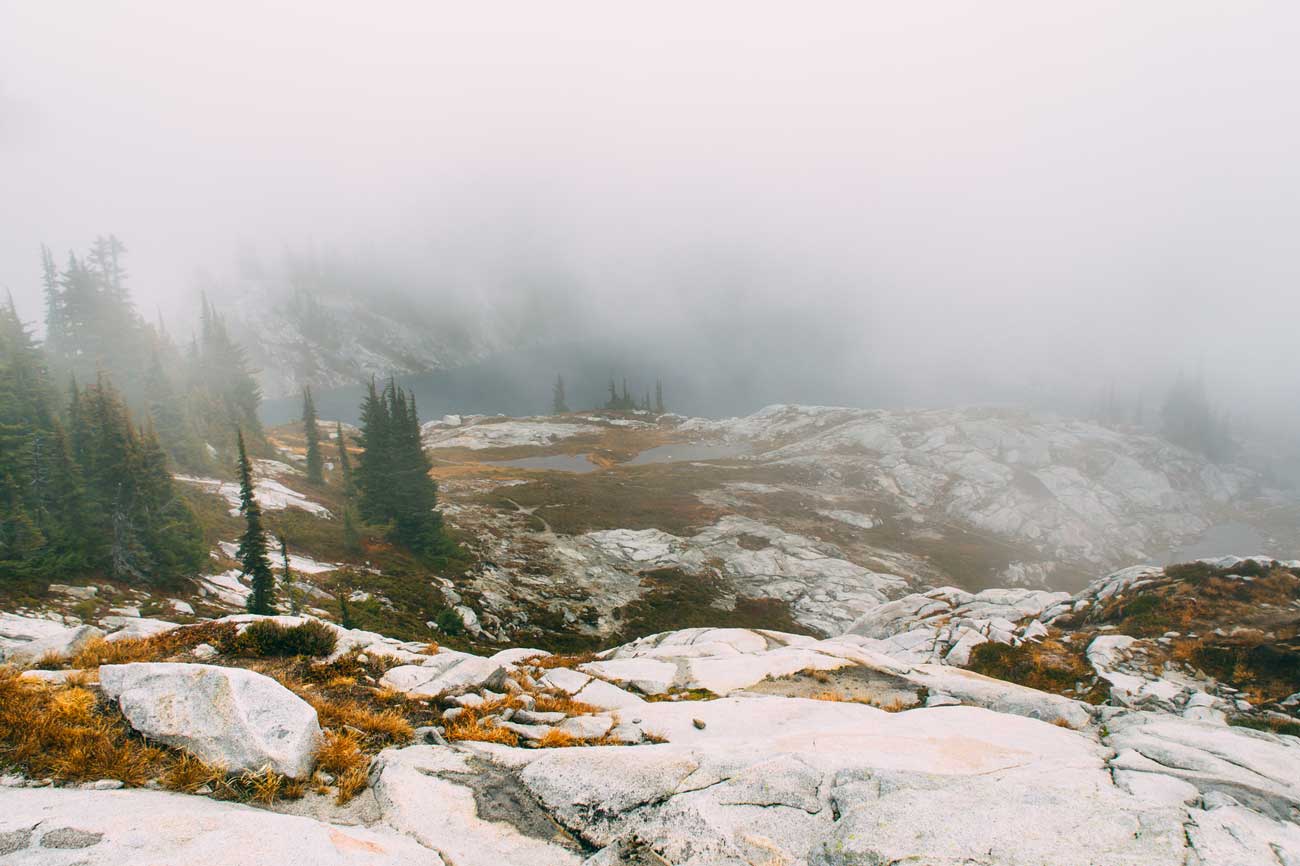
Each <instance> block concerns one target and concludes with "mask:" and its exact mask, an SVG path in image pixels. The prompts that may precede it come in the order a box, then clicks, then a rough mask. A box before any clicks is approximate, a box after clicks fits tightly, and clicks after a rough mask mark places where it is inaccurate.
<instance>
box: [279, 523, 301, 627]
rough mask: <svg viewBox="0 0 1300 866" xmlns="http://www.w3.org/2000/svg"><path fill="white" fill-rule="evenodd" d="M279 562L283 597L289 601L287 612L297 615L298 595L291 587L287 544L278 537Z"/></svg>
mask: <svg viewBox="0 0 1300 866" xmlns="http://www.w3.org/2000/svg"><path fill="white" fill-rule="evenodd" d="M280 562H281V563H282V565H283V568H284V577H283V581H282V582H283V583H284V595H285V598H287V599H289V612H290V613H292V614H295V615H296V614H297V613H298V610H299V604H298V594H297V592H296V591H295V590H294V586H293V569H291V568H290V567H289V543H288V542H287V541H285V539H284V536H283V535H281V536H280Z"/></svg>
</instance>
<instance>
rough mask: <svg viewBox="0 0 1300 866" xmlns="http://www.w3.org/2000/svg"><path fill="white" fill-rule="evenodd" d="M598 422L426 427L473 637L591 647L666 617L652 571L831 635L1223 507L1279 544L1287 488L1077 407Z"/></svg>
mask: <svg viewBox="0 0 1300 866" xmlns="http://www.w3.org/2000/svg"><path fill="white" fill-rule="evenodd" d="M614 421H615V419H613V418H608V417H606V418H602V417H601V416H599V415H585V416H564V417H563V418H559V419H547V418H539V419H505V418H482V417H466V418H461V417H459V416H455V417H450V418H447V419H444V421H442V422H436V423H433V424H429V425H426V431H425V432H426V443H427V444H428V445H429V446H430V448H431V449H432V453H433V454H434V455H435V456H436V458H437V468H436V470H435V472H436V473H437V474H438V475H439V476H440V478H441V481H442V485H443V491H444V494H445V499H446V501H447V502H449V503H450V505H449V507H448V516H449V519H450V520H451V521H452V522H453V523H454V524H455V525H456V526H458V527H460V528H462V529H463V530H464V531H465V533H466V534H467V536H469V537H471V538H472V539H473V541H472V542H471V544H473V545H475V548H476V553H477V555H478V558H479V560H480V561H481V562H482V563H483V567H482V568H479V569H476V570H473V571H471V573H469V574H467V575H466V576H465V579H464V580H461V581H458V582H457V585H456V586H455V587H454V592H455V593H456V594H457V596H458V597H459V601H458V602H457V603H458V604H460V603H463V604H465V605H467V606H469V607H471V608H473V610H474V612H475V618H476V619H475V623H474V627H475V628H479V629H482V630H483V634H484V635H485V636H486V637H488V638H496V639H500V640H502V641H520V640H531V641H533V642H536V641H537V640H539V639H541V638H543V637H544V636H550V635H554V634H557V633H566V634H567V635H568V636H569V637H570V638H572V643H573V645H574V646H577V645H579V644H580V643H581V642H582V641H584V640H585V641H586V643H587V645H591V646H600V645H606V646H607V645H609V641H610V639H611V638H612V639H627V638H630V637H634V636H636V635H637V634H640V633H645V632H647V631H655V630H660V629H662V628H667V627H671V626H672V625H679V624H680V622H679V621H674V620H672V619H671V618H664V617H660V616H658V615H657V610H658V609H659V608H663V607H668V608H672V607H680V605H679V604H678V603H677V602H678V601H679V599H677V598H676V597H675V596H676V594H675V593H674V590H673V588H672V587H671V586H665V583H666V582H667V583H669V584H671V583H672V575H673V574H684V575H688V576H689V577H690V579H691V580H694V581H695V582H696V584H697V585H698V586H699V587H701V589H700V592H699V593H698V594H697V595H698V597H697V598H696V599H695V602H696V603H697V604H702V605H705V606H708V607H710V608H712V609H713V617H714V618H713V620H712V621H713V622H715V623H718V622H723V623H727V624H734V625H743V626H752V625H761V626H769V627H777V628H785V629H787V630H797V631H806V632H808V633H810V634H819V635H832V634H838V633H839V632H840V631H842V630H843V629H844V628H846V627H847V626H848V625H850V624H851V623H852V622H853V621H854V620H855V619H856V618H857V617H858V616H859V615H861V614H862V613H863V612H865V611H867V610H869V609H871V608H874V607H875V606H876V605H878V604H879V603H880V602H881V601H882V600H890V599H896V598H898V597H900V596H902V595H905V594H907V593H908V592H909V591H912V590H917V589H926V588H929V587H935V586H949V585H951V586H960V587H962V588H964V589H967V590H971V591H978V590H981V589H984V588H987V587H1003V586H1025V587H1030V588H1036V589H1048V588H1052V589H1067V590H1075V589H1078V588H1079V587H1081V586H1082V585H1083V584H1085V583H1086V582H1087V580H1088V579H1090V578H1091V577H1092V576H1094V575H1096V574H1097V573H1098V572H1100V571H1102V570H1105V569H1107V568H1114V567H1119V566H1121V565H1124V564H1127V563H1131V562H1134V561H1139V562H1140V561H1147V562H1162V561H1165V559H1166V557H1167V556H1168V555H1169V552H1170V549H1171V548H1173V547H1175V546H1176V545H1178V544H1180V543H1184V542H1187V541H1189V540H1191V539H1194V538H1196V537H1197V536H1199V535H1200V534H1201V533H1203V532H1205V531H1206V530H1207V529H1209V528H1211V527H1215V526H1218V525H1220V524H1223V523H1225V522H1230V521H1241V522H1243V525H1247V524H1248V525H1254V526H1260V527H1261V529H1260V530H1259V537H1260V538H1261V539H1265V540H1270V541H1274V546H1273V547H1271V548H1270V549H1275V548H1278V547H1281V548H1284V549H1283V550H1281V551H1279V552H1290V551H1291V550H1292V548H1290V547H1289V546H1288V545H1289V543H1290V542H1287V541H1285V539H1286V538H1289V537H1290V536H1288V535H1286V534H1284V533H1281V532H1278V530H1279V529H1280V528H1284V527H1286V526H1288V525H1292V526H1293V525H1294V520H1295V517H1296V515H1297V513H1298V512H1297V511H1296V506H1295V504H1294V501H1293V500H1291V499H1290V498H1289V497H1288V496H1286V495H1284V494H1282V493H1280V492H1278V491H1273V490H1269V489H1268V488H1267V487H1266V486H1265V485H1264V484H1263V483H1262V481H1261V479H1259V478H1258V477H1257V476H1255V475H1254V474H1253V473H1251V472H1249V471H1248V470H1245V469H1241V468H1238V467H1221V466H1216V465H1214V464H1211V463H1208V462H1207V461H1205V460H1203V459H1201V458H1199V457H1197V456H1195V455H1193V454H1191V453H1189V452H1187V451H1184V450H1182V449H1179V448H1175V447H1173V446H1170V445H1168V444H1167V443H1164V442H1163V441H1162V440H1160V439H1158V438H1156V437H1152V436H1147V435H1137V434H1126V433H1119V432H1115V431H1112V430H1109V429H1105V428H1101V427H1098V426H1096V425H1092V424H1087V423H1083V422H1076V421H1064V420H1060V419H1048V418H1040V417H1035V416H1030V415H1026V414H1023V413H1018V412H1012V411H1003V410H950V411H927V412H921V411H918V412H882V411H864V410H850V409H827V408H819V407H796V406H778V407H770V408H769V409H765V410H763V411H762V412H759V413H757V414H756V415H753V416H750V417H748V418H743V419H733V420H730V421H705V420H701V419H682V418H677V417H675V416H662V417H659V418H655V417H653V416H649V415H644V416H640V417H631V418H623V419H618V420H617V423H618V424H619V425H620V426H618V427H615V426H613V423H614ZM672 452H677V454H679V455H681V456H677V457H676V459H669V458H670V457H672V456H673V454H672ZM694 455H700V456H698V457H697V456H694ZM575 458H576V459H577V460H578V461H579V462H578V465H577V470H578V471H573V470H574V463H573V462H572V461H574V460H575ZM650 460H653V461H659V460H663V461H665V462H647V461H650ZM548 461H554V462H552V463H548ZM583 461H585V462H586V463H587V464H588V465H587V466H586V467H583V466H582V465H581V464H582V462H583ZM548 466H553V467H554V468H548ZM584 468H585V469H586V470H589V471H582V470H583V469H584ZM1275 535H1276V536H1280V537H1281V538H1282V539H1284V540H1283V541H1275V539H1274V536H1275ZM1291 555H1300V552H1296V553H1292V554H1291ZM629 620H631V621H632V625H633V626H634V627H633V628H629ZM647 626H648V627H647Z"/></svg>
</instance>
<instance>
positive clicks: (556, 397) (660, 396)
mask: <svg viewBox="0 0 1300 866" xmlns="http://www.w3.org/2000/svg"><path fill="white" fill-rule="evenodd" d="M601 408H602V409H608V410H610V411H613V412H636V411H642V412H654V413H656V414H659V415H662V414H664V413H665V412H667V411H668V410H667V409H665V408H664V383H663V382H662V381H660V380H655V390H654V402H651V400H650V391H649V390H647V391H646V392H645V396H644V398H643V399H642V400H641V401H640V402H638V401H637V399H636V398H635V397H633V396H632V394H631V393H630V392H629V391H628V387H627V379H626V378H624V379H623V390H622V391H621V392H620V391H619V389H618V385H616V384H615V382H614V377H613V376H611V377H610V379H609V399H608V400H606V401H605V403H604V405H602V406H601ZM571 411H572V410H571V409H570V408H569V403H568V397H567V395H566V393H565V387H564V377H563V376H560V375H557V376H556V377H555V384H554V385H552V386H551V414H552V415H564V414H566V413H568V412H571Z"/></svg>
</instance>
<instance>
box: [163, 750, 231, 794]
mask: <svg viewBox="0 0 1300 866" xmlns="http://www.w3.org/2000/svg"><path fill="white" fill-rule="evenodd" d="M225 778H226V771H225V769H224V768H223V767H217V766H213V765H212V764H208V763H205V762H203V761H200V760H199V759H198V758H196V757H194V756H193V755H190V754H186V753H184V752H182V753H181V755H180V757H178V758H177V759H176V760H175V761H174V762H172V765H171V766H170V767H168V768H167V770H166V771H165V772H164V773H163V774H162V776H161V777H160V781H161V782H162V784H163V787H165V788H167V789H169V790H172V791H180V792H182V793H185V794H193V793H195V792H196V791H198V790H199V789H200V788H202V787H204V786H208V787H210V788H212V789H214V790H215V789H216V787H217V785H219V784H220V783H221V781H222V780H223V779H225Z"/></svg>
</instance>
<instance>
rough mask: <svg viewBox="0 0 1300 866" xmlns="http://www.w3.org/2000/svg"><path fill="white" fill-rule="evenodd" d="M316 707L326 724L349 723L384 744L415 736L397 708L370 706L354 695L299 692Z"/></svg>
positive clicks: (328, 725)
mask: <svg viewBox="0 0 1300 866" xmlns="http://www.w3.org/2000/svg"><path fill="white" fill-rule="evenodd" d="M302 697H303V699H304V700H306V701H307V703H309V704H311V705H312V706H313V707H315V708H316V715H317V716H319V718H320V723H321V725H322V726H323V727H326V728H343V727H345V726H346V727H351V728H356V729H357V730H359V731H362V732H363V733H365V734H366V735H368V736H370V737H373V738H375V739H376V740H378V741H380V742H381V743H384V744H397V743H409V742H410V741H411V738H412V737H413V736H415V733H414V730H413V729H412V728H411V723H410V722H409V721H407V718H406V716H404V715H402V714H401V713H400V712H398V711H397V710H379V711H377V710H373V709H371V708H370V707H368V706H366V705H365V704H363V703H362V702H361V701H358V700H355V699H353V698H328V697H324V696H323V695H315V694H311V693H310V692H307V693H305V694H303V695H302Z"/></svg>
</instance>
